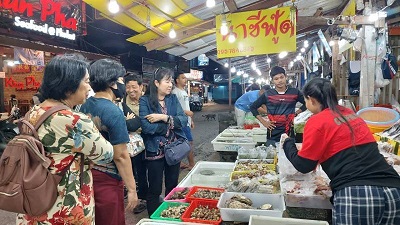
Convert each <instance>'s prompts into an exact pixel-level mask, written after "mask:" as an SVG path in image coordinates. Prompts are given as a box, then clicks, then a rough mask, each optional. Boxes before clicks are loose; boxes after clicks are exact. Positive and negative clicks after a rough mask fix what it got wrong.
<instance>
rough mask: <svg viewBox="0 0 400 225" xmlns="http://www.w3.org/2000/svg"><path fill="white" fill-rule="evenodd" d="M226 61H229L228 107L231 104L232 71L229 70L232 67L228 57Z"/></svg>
mask: <svg viewBox="0 0 400 225" xmlns="http://www.w3.org/2000/svg"><path fill="white" fill-rule="evenodd" d="M228 63H229V80H228V82H229V84H228V85H229V86H228V87H229V88H228V89H229V91H228V95H229V107H231V106H232V72H231V68H232V65H231V59H230V58H229V59H228Z"/></svg>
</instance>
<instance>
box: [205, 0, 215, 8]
mask: <svg viewBox="0 0 400 225" xmlns="http://www.w3.org/2000/svg"><path fill="white" fill-rule="evenodd" d="M206 5H207V7H208V8H212V7H214V6H215V0H207V2H206Z"/></svg>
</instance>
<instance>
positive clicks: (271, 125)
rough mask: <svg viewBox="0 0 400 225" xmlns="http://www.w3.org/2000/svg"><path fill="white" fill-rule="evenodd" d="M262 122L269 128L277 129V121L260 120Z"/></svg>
mask: <svg viewBox="0 0 400 225" xmlns="http://www.w3.org/2000/svg"><path fill="white" fill-rule="evenodd" d="M260 122H261V123H262V125H263V126H264V127H266V128H268V129H269V130H273V129H275V127H276V126H275V121H266V120H262V121H261V120H260Z"/></svg>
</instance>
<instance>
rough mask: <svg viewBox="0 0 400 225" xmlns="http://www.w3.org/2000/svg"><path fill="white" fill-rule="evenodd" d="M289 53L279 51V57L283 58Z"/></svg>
mask: <svg viewBox="0 0 400 225" xmlns="http://www.w3.org/2000/svg"><path fill="white" fill-rule="evenodd" d="M287 54H288V53H287V52H281V53H279V58H280V59H283V58H285V57H286V56H287Z"/></svg>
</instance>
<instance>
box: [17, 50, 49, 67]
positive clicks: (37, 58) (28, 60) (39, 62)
mask: <svg viewBox="0 0 400 225" xmlns="http://www.w3.org/2000/svg"><path fill="white" fill-rule="evenodd" d="M14 61H18V62H19V63H20V64H25V65H32V66H44V52H43V51H37V50H33V49H28V48H19V47H14Z"/></svg>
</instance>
